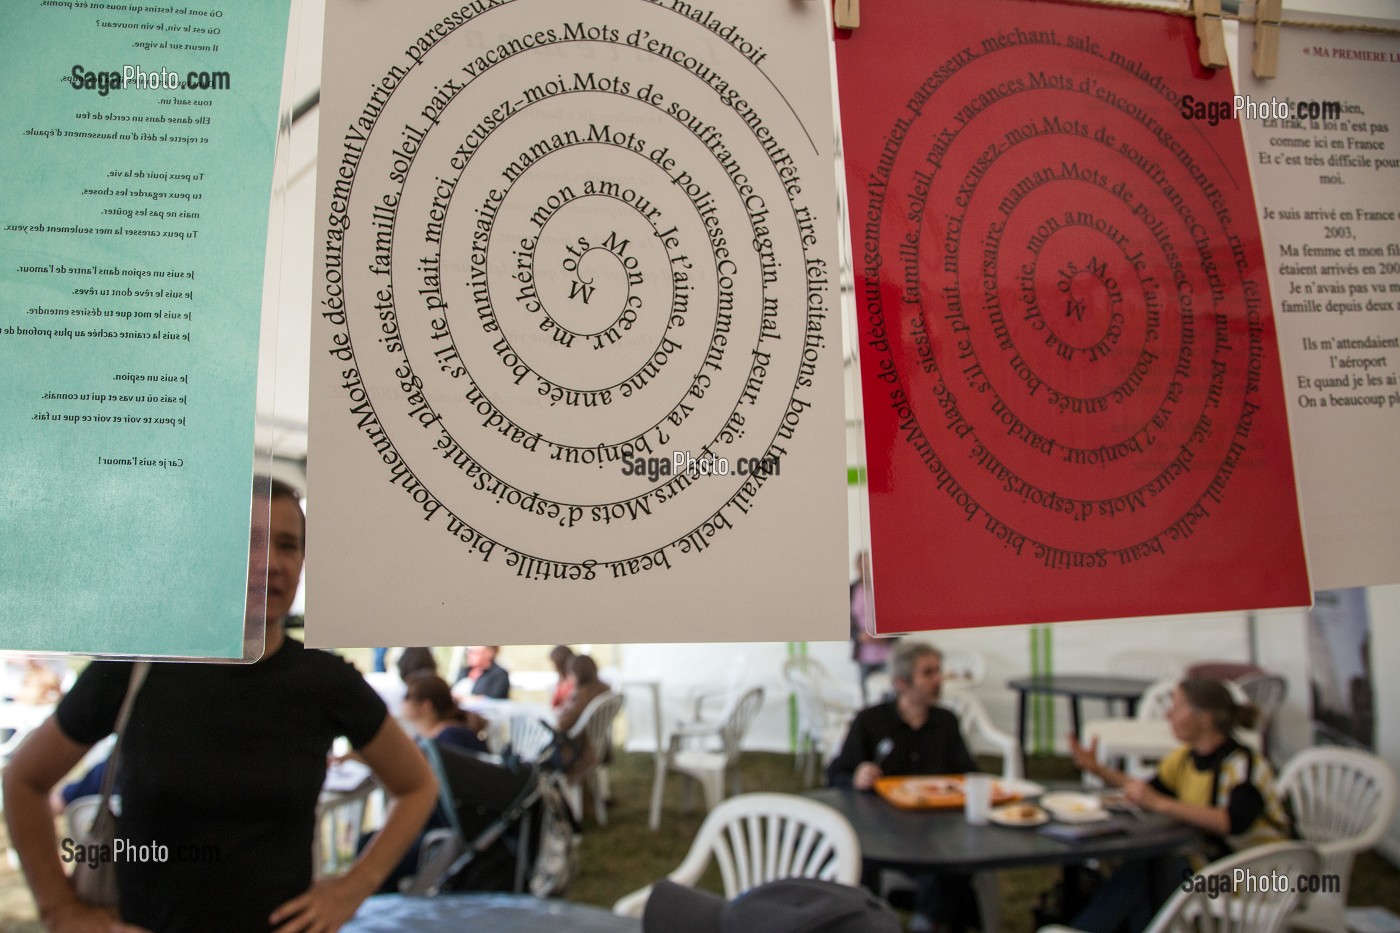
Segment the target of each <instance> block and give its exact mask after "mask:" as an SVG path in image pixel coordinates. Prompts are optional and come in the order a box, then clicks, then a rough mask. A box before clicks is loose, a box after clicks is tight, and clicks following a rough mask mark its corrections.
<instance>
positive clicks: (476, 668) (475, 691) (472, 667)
mask: <svg viewBox="0 0 1400 933" xmlns="http://www.w3.org/2000/svg"><path fill="white" fill-rule="evenodd" d="M500 651H501V646H500V645H468V646H467V660H466V663H465V664H464V665H462V671H461V673H460V675H459V676H458V678H457V679H458V680H459V681H461V680H466V681H469V682H470V683H471V685H472V696H478V697H489V698H491V699H493V700H505V699H508V698H509V697H510V672H509V671H507V670H506V669H505V668H504V667H501V665H499V664H497V663H496V655H497V654H499V653H500Z"/></svg>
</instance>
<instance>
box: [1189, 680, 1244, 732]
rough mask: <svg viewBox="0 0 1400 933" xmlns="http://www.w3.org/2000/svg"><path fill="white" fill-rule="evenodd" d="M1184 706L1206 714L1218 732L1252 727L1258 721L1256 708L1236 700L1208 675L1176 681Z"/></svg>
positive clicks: (1219, 682)
mask: <svg viewBox="0 0 1400 933" xmlns="http://www.w3.org/2000/svg"><path fill="white" fill-rule="evenodd" d="M1177 687H1178V688H1179V689H1180V690H1181V695H1182V697H1184V698H1185V700H1186V705H1188V706H1190V707H1191V708H1192V709H1193V710H1195V711H1196V712H1198V713H1205V714H1206V715H1207V716H1209V717H1210V721H1211V724H1212V725H1213V726H1215V728H1216V730H1217V731H1219V732H1220V733H1221V734H1222V735H1231V734H1233V733H1234V731H1235V730H1236V729H1253V728H1254V725H1255V723H1257V722H1258V721H1259V710H1258V708H1257V707H1255V706H1253V705H1251V704H1249V703H1243V704H1241V703H1236V702H1235V698H1234V697H1233V696H1231V695H1230V691H1229V689H1228V688H1227V687H1226V686H1225V684H1224V683H1222V682H1221V681H1218V680H1215V679H1214V678H1211V677H1188V678H1186V679H1185V680H1183V681H1182V682H1181V683H1179V684H1177Z"/></svg>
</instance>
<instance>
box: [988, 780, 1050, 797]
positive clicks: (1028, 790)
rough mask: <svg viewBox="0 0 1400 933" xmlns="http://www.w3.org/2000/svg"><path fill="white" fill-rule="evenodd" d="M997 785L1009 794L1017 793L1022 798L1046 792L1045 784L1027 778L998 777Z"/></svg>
mask: <svg viewBox="0 0 1400 933" xmlns="http://www.w3.org/2000/svg"><path fill="white" fill-rule="evenodd" d="M996 781H997V787H999V788H1001V789H1002V790H1003V791H1005V792H1006V793H1008V794H1016V795H1018V796H1020V798H1021V799H1022V800H1029V799H1030V798H1032V797H1039V796H1040V795H1041V794H1043V793H1045V785H1044V784H1037V783H1036V782H1035V781H1027V780H1026V779H1025V778H1011V779H1007V778H1001V777H999V778H997V779H996Z"/></svg>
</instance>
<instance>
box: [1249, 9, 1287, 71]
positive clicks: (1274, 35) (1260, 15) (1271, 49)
mask: <svg viewBox="0 0 1400 933" xmlns="http://www.w3.org/2000/svg"><path fill="white" fill-rule="evenodd" d="M1282 20H1283V0H1257V2H1256V3H1255V6H1254V77H1256V78H1272V77H1275V76H1276V75H1277V74H1278V40H1279V29H1280V25H1279V24H1280V22H1281V21H1282Z"/></svg>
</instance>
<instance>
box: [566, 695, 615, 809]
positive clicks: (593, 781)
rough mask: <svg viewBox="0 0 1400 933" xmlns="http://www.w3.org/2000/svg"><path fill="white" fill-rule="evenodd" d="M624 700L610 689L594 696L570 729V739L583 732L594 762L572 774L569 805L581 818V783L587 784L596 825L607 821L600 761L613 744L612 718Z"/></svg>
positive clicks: (605, 794)
mask: <svg viewBox="0 0 1400 933" xmlns="http://www.w3.org/2000/svg"><path fill="white" fill-rule="evenodd" d="M623 701H624V697H623V695H622V694H620V693H613V692H612V691H608V692H607V693H603V694H600V695H598V696H596V697H594V698H593V699H592V700H591V701H590V702H589V704H588V705H587V706H586V707H584V709H583V715H581V716H579V720H578V722H576V723H574V727H573V728H572V729H570V730H569V738H571V739H577V738H578V737H579V736H586V737H587V739H586V741H587V743H588V747H589V749H590V750H591V751H592V753H593V764H592V765H591V766H589V768H588V770H586V771H584V772H583V773H582V774H579V775H577V776H575V777H574V778H573V779H572V780H571V781H570V782H569V785H568V787H569V790H568V801H569V808H570V809H571V810H573V812H574V818H575V819H577V820H582V819H583V786H584V785H585V784H587V785H588V792H589V793H590V794H592V795H593V815H594V817H596V818H597V820H598V825H599V826H607V825H608V807H607V803H606V798H607V791H606V786H605V784H606V781H605V779H604V778H603V777H602V775H603V774H604V773H605V772H604V770H603V769H604V768H605V767H606V765H604V763H603V761H604V759H605V758H607V754H608V750H609V749H610V748H612V727H613V720H614V719H616V718H617V714H618V711H619V710H621V709H622V704H623Z"/></svg>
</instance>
